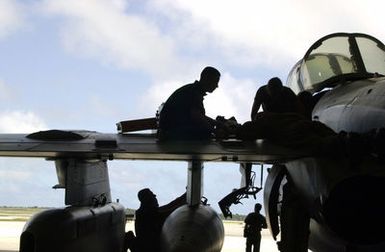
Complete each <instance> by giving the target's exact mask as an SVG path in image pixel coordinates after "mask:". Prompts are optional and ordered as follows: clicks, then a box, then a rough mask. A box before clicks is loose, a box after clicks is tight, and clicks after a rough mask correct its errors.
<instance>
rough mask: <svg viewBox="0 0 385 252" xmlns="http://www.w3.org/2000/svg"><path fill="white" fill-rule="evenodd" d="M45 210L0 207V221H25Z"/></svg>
mask: <svg viewBox="0 0 385 252" xmlns="http://www.w3.org/2000/svg"><path fill="white" fill-rule="evenodd" d="M45 209H47V208H38V207H0V221H27V220H28V219H29V218H30V217H31V216H32V215H34V214H35V213H38V212H41V211H43V210H45Z"/></svg>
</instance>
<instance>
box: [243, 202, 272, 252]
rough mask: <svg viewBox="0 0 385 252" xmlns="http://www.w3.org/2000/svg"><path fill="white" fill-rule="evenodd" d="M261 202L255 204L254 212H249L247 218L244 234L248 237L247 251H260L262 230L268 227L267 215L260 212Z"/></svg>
mask: <svg viewBox="0 0 385 252" xmlns="http://www.w3.org/2000/svg"><path fill="white" fill-rule="evenodd" d="M261 208H262V206H261V204H259V203H257V204H255V206H254V212H252V213H249V214H248V215H247V216H246V219H245V228H244V230H243V236H244V237H246V252H251V248H252V247H253V252H259V247H260V244H261V230H262V228H267V225H266V219H265V217H264V216H263V215H262V214H260V213H259V212H260V211H261Z"/></svg>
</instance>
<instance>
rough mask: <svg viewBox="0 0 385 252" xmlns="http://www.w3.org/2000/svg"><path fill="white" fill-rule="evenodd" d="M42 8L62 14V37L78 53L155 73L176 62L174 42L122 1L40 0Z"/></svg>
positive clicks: (55, 13)
mask: <svg viewBox="0 0 385 252" xmlns="http://www.w3.org/2000/svg"><path fill="white" fill-rule="evenodd" d="M42 7H43V9H44V10H45V12H46V13H48V14H51V15H56V16H60V17H64V20H65V26H64V28H63V30H62V38H63V40H64V43H65V45H66V47H67V49H68V50H70V51H72V52H73V53H75V54H77V55H83V56H86V57H90V58H95V59H97V60H99V61H102V62H105V63H108V64H114V65H116V66H118V67H121V68H125V69H136V70H145V71H146V72H150V73H152V74H157V75H159V74H161V73H163V72H164V71H165V69H169V70H170V68H171V67H175V66H176V65H177V64H176V60H175V55H174V44H173V41H172V40H171V39H170V38H169V37H167V36H165V35H163V34H162V33H161V32H160V31H159V30H158V28H157V26H156V25H154V24H152V23H150V22H148V21H147V20H146V18H145V17H144V16H139V15H129V14H127V7H128V5H127V4H125V2H124V1H119V0H115V1H106V0H83V1H77V0H57V1H43V5H42ZM169 70H168V71H169Z"/></svg>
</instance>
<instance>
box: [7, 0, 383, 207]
mask: <svg viewBox="0 0 385 252" xmlns="http://www.w3.org/2000/svg"><path fill="white" fill-rule="evenodd" d="M265 2H266V3H265ZM265 2H261V1H254V0H242V1H230V0H227V1H226V0H211V1H210V0H194V1H187V0H186V1H182V0H132V1H124V0H24V1H21V0H0V59H1V61H0V107H1V109H0V132H2V133H17V132H22V133H28V132H33V131H37V130H44V129H53V128H55V129H87V130H95V131H100V132H116V128H115V123H116V122H118V121H121V120H126V119H137V118H144V117H152V116H154V115H155V112H156V110H157V108H158V106H159V105H160V104H161V102H163V101H165V100H166V99H167V97H168V96H169V95H170V94H171V92H172V91H173V90H174V89H176V88H177V87H180V86H181V85H183V84H187V83H191V82H193V81H194V80H195V79H197V78H198V76H199V73H200V71H201V70H202V68H203V67H205V66H206V65H212V66H214V67H217V68H218V69H219V70H220V71H221V73H222V78H221V81H220V83H219V88H218V89H217V90H216V91H215V92H214V93H213V94H209V95H208V96H206V98H205V106H206V112H207V114H208V115H209V116H212V117H215V116H216V115H223V116H226V117H229V116H235V117H236V118H237V120H238V121H239V122H244V121H246V120H248V117H249V114H250V109H251V105H252V99H253V96H254V94H255V92H256V90H257V88H258V87H259V86H260V85H263V84H265V83H266V82H267V81H268V79H269V78H271V77H274V76H278V77H280V78H281V79H282V80H283V81H285V80H286V76H287V73H288V72H289V70H290V68H291V67H292V66H293V65H294V64H295V63H296V62H297V61H298V60H299V59H300V58H301V57H302V56H303V54H304V53H305V52H306V50H307V49H308V47H309V46H310V45H311V44H312V43H313V42H315V41H316V40H317V39H319V38H320V37H322V36H324V35H327V34H329V33H332V32H340V31H341V32H363V33H368V34H370V35H373V36H375V37H377V38H378V39H380V40H382V41H384V40H385V30H384V29H383V24H384V23H385V17H384V15H383V13H382V9H383V8H381V7H382V6H383V3H382V1H370V0H369V1H352V0H349V1H345V0H340V1H334V0H333V1H332V0H324V1H305V0H303V1H293V0H292V1H289V0H284V1H282V0H271V1H265ZM109 167H110V180H111V187H112V196H113V198H114V199H116V198H119V199H120V202H121V203H122V204H124V205H125V206H126V207H131V208H137V207H138V205H139V203H138V201H137V199H136V193H137V191H138V190H140V189H141V188H143V187H150V188H152V189H153V190H154V192H155V193H156V194H157V195H158V198H159V201H160V203H161V204H164V203H167V202H168V201H169V200H171V199H173V198H174V197H176V196H177V195H179V194H180V193H182V192H183V190H184V189H185V186H186V178H187V175H186V170H187V164H186V163H184V162H149V161H147V162H139V161H112V162H110V163H109ZM256 171H257V172H258V170H256ZM204 176H205V190H204V192H205V193H204V194H205V196H206V197H208V199H209V203H211V204H212V205H213V206H214V207H215V208H216V209H217V207H216V202H217V201H219V200H220V199H221V198H222V197H223V196H225V195H226V194H227V193H229V192H230V191H231V190H232V189H233V188H235V187H239V183H240V174H239V171H238V166H237V165H236V164H221V163H209V164H206V165H205V175H204ZM0 177H1V179H0V205H26V206H31V205H38V206H63V204H64V197H63V192H62V191H60V190H53V189H50V188H51V186H53V185H54V184H56V183H57V181H56V174H55V168H54V165H53V163H51V162H48V161H44V160H39V159H32V160H31V159H10V158H1V159H0ZM258 181H259V179H258ZM259 201H261V199H260V198H259ZM254 203H255V201H254V200H251V199H250V200H246V201H245V204H244V205H241V206H236V207H233V208H232V209H233V212H238V213H247V212H249V211H251V210H252V209H253V204H254Z"/></svg>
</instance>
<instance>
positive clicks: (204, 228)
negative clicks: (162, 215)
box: [161, 205, 224, 252]
mask: <svg viewBox="0 0 385 252" xmlns="http://www.w3.org/2000/svg"><path fill="white" fill-rule="evenodd" d="M223 240H224V228H223V223H222V220H221V219H220V218H219V216H218V214H217V213H216V212H215V211H214V210H213V209H212V208H211V207H210V206H204V205H199V206H194V207H190V206H187V205H185V206H182V207H180V208H178V209H177V210H175V211H174V212H173V213H172V214H171V215H170V216H169V217H168V218H167V220H166V222H165V223H164V225H163V228H162V236H161V246H162V251H163V252H219V251H221V249H222V245H223Z"/></svg>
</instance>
